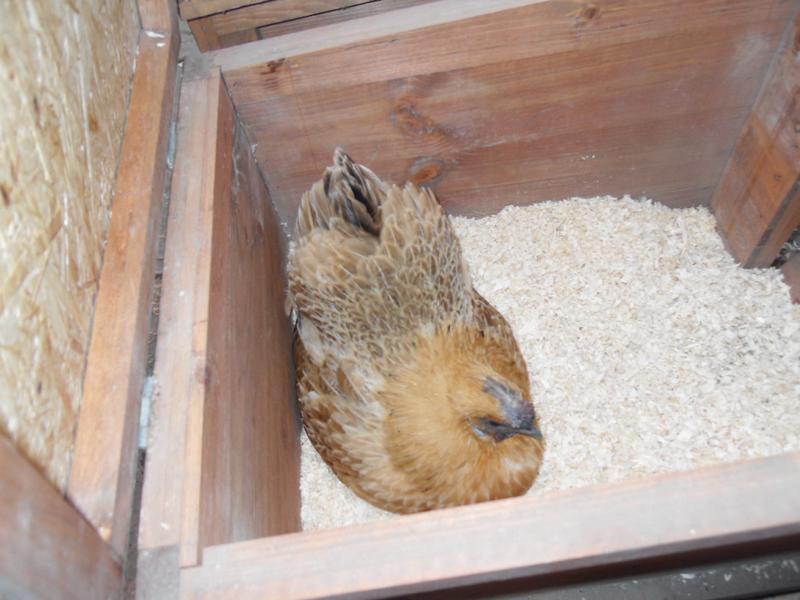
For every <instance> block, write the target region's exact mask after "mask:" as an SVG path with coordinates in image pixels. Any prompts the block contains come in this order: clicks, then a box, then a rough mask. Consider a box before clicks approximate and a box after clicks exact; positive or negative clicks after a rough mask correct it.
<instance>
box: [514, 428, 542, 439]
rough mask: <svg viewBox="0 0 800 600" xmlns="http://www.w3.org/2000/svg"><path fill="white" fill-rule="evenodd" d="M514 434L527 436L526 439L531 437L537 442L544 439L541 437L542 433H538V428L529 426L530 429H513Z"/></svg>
mask: <svg viewBox="0 0 800 600" xmlns="http://www.w3.org/2000/svg"><path fill="white" fill-rule="evenodd" d="M514 433H516V434H518V435H527V436H528V437H532V438H534V439H537V440H542V439H544V436H543V435H542V432H541V431H539V428H538V427H537V426H536V425H531V426H530V427H526V428H524V429H523V428H519V429H517V428H515V429H514Z"/></svg>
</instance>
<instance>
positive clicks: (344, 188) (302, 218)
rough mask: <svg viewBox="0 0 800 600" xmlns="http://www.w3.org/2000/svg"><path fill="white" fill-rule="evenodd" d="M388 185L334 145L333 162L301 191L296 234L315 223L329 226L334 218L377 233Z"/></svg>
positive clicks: (310, 228) (325, 226) (309, 229)
mask: <svg viewBox="0 0 800 600" xmlns="http://www.w3.org/2000/svg"><path fill="white" fill-rule="evenodd" d="M388 189H389V186H388V185H387V184H386V183H385V182H383V181H382V180H381V179H380V178H379V177H378V176H377V175H375V173H373V172H372V171H370V170H369V169H368V168H367V167H365V166H364V165H359V164H357V163H355V162H353V159H352V158H350V157H349V156H348V155H347V154H346V153H345V152H344V150H342V149H341V148H336V150H334V152H333V165H332V166H330V167H328V168H327V169H325V174H324V175H323V177H322V180H321V181H318V182H317V183H315V184H314V185H313V186H312V187H311V189H310V190H308V191H307V192H306V193H305V194H303V199H302V200H301V202H300V209H299V211H298V214H297V234H298V238H300V237H302V236H303V235H305V234H307V233H309V232H310V231H311V230H312V229H315V228H318V227H321V228H324V229H329V228H330V227H331V225H332V223H331V221H332V220H333V219H334V218H338V219H344V220H345V221H347V222H348V223H350V224H352V225H355V226H356V227H358V228H360V229H363V230H364V231H367V232H368V233H370V234H372V235H375V236H377V235H378V234H379V233H380V230H381V205H382V204H383V201H384V199H385V198H386V193H387V191H388Z"/></svg>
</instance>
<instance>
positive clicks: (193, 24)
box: [189, 17, 223, 52]
mask: <svg viewBox="0 0 800 600" xmlns="http://www.w3.org/2000/svg"><path fill="white" fill-rule="evenodd" d="M189 29H191V30H192V35H193V36H194V40H195V42H197V47H198V48H199V49H200V51H201V52H208V51H209V50H218V49H219V48H222V47H223V45H222V42H221V41H220V39H219V34H217V30H216V29H214V24H213V23H212V22H211V18H210V17H201V18H199V19H192V20H191V21H189Z"/></svg>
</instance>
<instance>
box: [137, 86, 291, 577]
mask: <svg viewBox="0 0 800 600" xmlns="http://www.w3.org/2000/svg"><path fill="white" fill-rule="evenodd" d="M180 114H181V116H180V121H179V140H178V152H177V158H176V165H175V172H174V176H173V188H172V202H171V206H170V217H169V225H168V233H167V249H166V256H165V267H164V285H163V290H162V301H161V318H160V322H159V341H158V350H157V356H156V367H155V377H156V396H155V398H154V400H153V403H154V404H153V413H154V414H153V418H152V422H151V425H150V439H149V441H148V467H147V471H146V474H145V482H144V491H143V501H142V517H141V527H140V537H139V547H140V548H141V549H142V551H143V552H150V551H153V550H155V549H158V548H167V547H170V546H179V547H180V562H181V564H182V565H192V564H196V562H197V560H198V552H199V551H200V550H202V548H203V547H204V546H205V545H207V544H212V543H221V542H223V541H233V540H241V539H249V538H255V537H260V536H264V535H270V534H275V533H285V532H288V531H297V530H298V529H299V527H300V523H299V481H298V478H299V448H298V437H297V433H298V432H297V424H296V421H295V418H294V414H293V409H292V406H293V394H292V375H291V365H290V349H291V344H290V339H289V331H288V323H287V321H286V317H285V315H284V314H283V310H282V306H283V277H284V275H283V265H282V256H283V254H282V249H281V247H280V239H281V234H280V231H279V229H278V225H277V222H276V220H275V217H274V215H273V214H272V212H271V211H272V209H271V205H270V203H269V198H268V196H267V192H266V189H265V187H264V184H263V182H262V181H261V179H260V175H259V174H258V171H257V169H256V168H255V164H254V163H253V162H252V158H250V153H249V146H248V144H247V142H246V140H245V138H244V137H243V135H242V134H241V132H240V131H239V130H237V128H236V124H235V114H234V111H233V106H232V105H231V103H230V99H229V98H228V96H227V92H226V91H225V88H224V85H223V84H222V81H221V78H220V75H219V73H218V72H217V73H216V74H214V75H212V76H211V77H210V78H208V79H206V80H198V81H193V82H188V83H186V84H185V85H184V88H183V90H182V95H181V106H180Z"/></svg>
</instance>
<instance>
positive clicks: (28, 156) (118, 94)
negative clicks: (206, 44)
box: [0, 0, 138, 490]
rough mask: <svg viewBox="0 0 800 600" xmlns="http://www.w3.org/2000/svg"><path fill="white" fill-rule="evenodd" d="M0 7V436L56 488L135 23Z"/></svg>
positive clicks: (114, 9) (113, 3)
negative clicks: (0, 11)
mask: <svg viewBox="0 0 800 600" xmlns="http://www.w3.org/2000/svg"><path fill="white" fill-rule="evenodd" d="M81 7H82V10H80V11H79V10H78V9H77V8H76V5H75V3H68V2H63V1H61V0H21V1H18V2H13V3H4V6H3V15H2V18H0V57H2V58H0V107H2V108H1V109H0V339H2V342H0V430H2V431H4V432H6V433H7V434H8V435H9V436H10V437H11V438H12V439H13V440H14V442H15V443H16V444H18V445H19V447H20V449H21V450H22V451H23V452H24V453H25V454H26V455H27V456H28V457H29V458H31V459H32V460H33V461H34V462H35V463H36V464H37V465H38V466H39V467H41V468H42V469H44V471H45V472H46V474H47V477H48V478H49V479H50V480H51V481H53V482H54V483H55V484H56V485H57V486H58V487H59V488H60V489H62V490H63V489H64V488H65V487H66V485H67V480H68V478H69V468H70V462H71V459H72V447H73V439H74V432H75V426H76V423H77V419H78V414H79V410H80V405H81V381H82V378H83V372H84V368H85V365H86V362H85V361H86V352H87V349H88V346H89V333H90V330H91V325H92V314H93V311H94V302H95V294H96V293H97V286H98V280H99V278H100V266H101V264H102V257H103V248H104V246H103V243H104V240H105V237H106V231H107V228H108V222H109V216H110V208H111V200H112V193H113V190H114V179H115V176H116V169H117V163H118V160H119V157H120V143H121V140H122V134H123V128H124V125H125V114H126V109H127V102H128V98H129V90H130V80H131V76H132V74H133V62H134V55H135V52H136V44H137V33H138V20H137V15H136V3H135V2H134V1H133V0H124V1H119V0H86V1H84V2H82V3H81Z"/></svg>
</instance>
